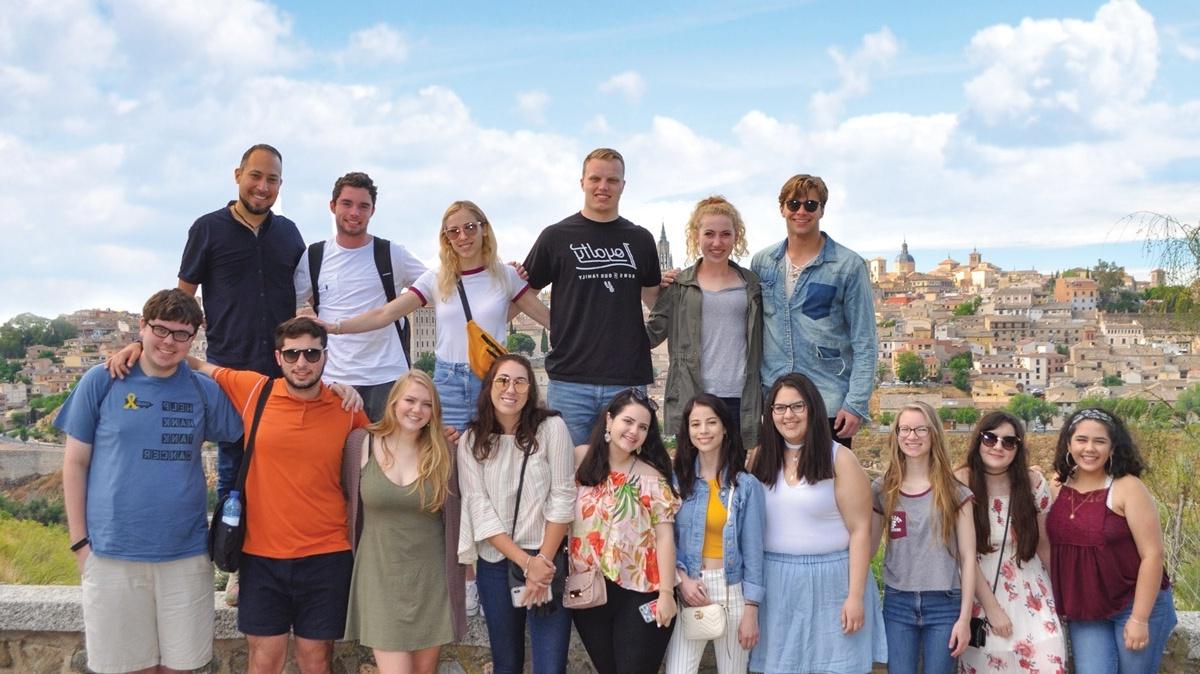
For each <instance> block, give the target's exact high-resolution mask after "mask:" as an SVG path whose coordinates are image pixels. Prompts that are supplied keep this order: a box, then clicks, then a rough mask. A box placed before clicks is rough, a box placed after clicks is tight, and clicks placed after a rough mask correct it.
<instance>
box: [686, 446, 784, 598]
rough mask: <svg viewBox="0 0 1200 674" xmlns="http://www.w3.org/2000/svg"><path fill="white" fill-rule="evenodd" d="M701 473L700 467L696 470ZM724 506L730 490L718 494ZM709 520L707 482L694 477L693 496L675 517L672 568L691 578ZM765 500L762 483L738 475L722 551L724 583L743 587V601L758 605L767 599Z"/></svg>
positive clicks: (696, 571) (697, 571)
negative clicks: (675, 567) (764, 542)
mask: <svg viewBox="0 0 1200 674" xmlns="http://www.w3.org/2000/svg"><path fill="white" fill-rule="evenodd" d="M696 473H697V474H699V473H700V466H699V465H697V466H696ZM720 495H721V502H722V503H727V502H728V501H727V499H728V498H729V487H728V486H723V487H721V491H720ZM707 516H708V482H706V481H704V479H702V478H699V477H697V478H696V484H695V486H694V487H693V488H692V493H691V494H689V495H688V497H687V499H686V500H685V501H684V502H683V505H682V506H680V508H679V512H678V513H676V514H675V560H676V561H675V564H676V566H678V567H679V568H680V569H683V572H684V573H686V574H687V575H688V576H689V577H691V578H697V577H699V576H700V563H701V555H700V552H701V550H702V549H703V547H704V524H705V520H706V518H707ZM766 522H767V519H766V500H765V497H764V495H763V486H762V483H761V482H759V481H758V479H757V478H755V477H754V476H753V475H751V474H750V473H746V472H742V473H738V477H737V488H736V489H734V490H733V504H732V511H731V512H730V513H729V516H728V517H727V518H726V520H725V531H724V534H723V536H722V540H721V548H722V550H723V551H724V556H725V582H726V583H729V584H730V585H733V584H734V583H741V584H742V594H743V595H744V596H745V597H746V601H752V602H755V603H759V602H761V601H762V600H763V596H764V595H766V589H765V588H764V586H763V529H764V528H765V527H766Z"/></svg>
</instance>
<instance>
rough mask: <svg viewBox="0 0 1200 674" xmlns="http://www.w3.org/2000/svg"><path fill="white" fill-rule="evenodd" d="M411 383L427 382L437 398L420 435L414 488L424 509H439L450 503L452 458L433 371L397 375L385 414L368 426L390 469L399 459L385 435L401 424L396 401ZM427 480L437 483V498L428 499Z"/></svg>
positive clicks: (433, 396)
mask: <svg viewBox="0 0 1200 674" xmlns="http://www.w3.org/2000/svg"><path fill="white" fill-rule="evenodd" d="M410 383H411V384H418V385H420V386H424V387H425V390H427V391H429V395H430V397H431V398H433V413H432V414H431V415H430V417H429V423H428V424H425V428H422V429H421V435H420V437H418V438H417V480H416V482H414V483H413V486H412V491H415V492H418V493H420V494H421V509H422V510H426V511H428V512H437V511H439V510H441V509H442V506H443V505H444V504H445V503H446V496H447V495H448V494H449V493H450V463H451V461H452V459H451V456H450V446H449V444H448V443H447V442H446V436H445V435H443V434H442V402H441V400H440V399H439V398H438V394H437V388H436V387H435V386H434V385H433V380H432V379H430V378H429V375H427V374H425V373H424V372H422V371H421V370H417V369H412V370H409V371H408V372H406V373H405V374H404V375H403V376H402V377H400V378H399V379H397V380H396V383H395V384H393V385H392V390H391V391H389V392H388V397H387V407H386V408H385V409H384V410H383V418H382V419H380V420H379V421H376V422H375V423H373V424H371V425H370V426H367V430H368V431H370V432H371V433H372V434H374V435H376V436H378V437H379V438H380V442H379V445H378V450H379V455H380V461H379V464H380V466H381V467H382V468H383V469H384V470H387V469H388V468H390V467H391V466H392V464H393V463H395V461H396V459H395V457H393V456H392V453H391V452H390V451H388V448H387V446H386V445H385V444H384V443H383V442H382V438H384V437H386V436H388V435H391V434H392V433H394V432H395V431H396V429H397V428H399V427H400V421H399V420H398V419H397V418H396V401H397V400H398V399H399V398H400V394H401V393H402V392H403V391H404V389H405V388H406V387H408V385H409V384H410ZM426 483H429V484H431V485H432V486H433V500H432V501H430V502H429V503H425V491H424V489H423V487H424V486H425V484H426ZM410 493H411V492H410Z"/></svg>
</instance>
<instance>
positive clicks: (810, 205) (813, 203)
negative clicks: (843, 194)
mask: <svg viewBox="0 0 1200 674" xmlns="http://www.w3.org/2000/svg"><path fill="white" fill-rule="evenodd" d="M783 205H784V206H787V209H788V210H789V211H791V212H792V213H795V212H796V211H798V210H800V207H801V206H803V207H804V210H806V211H808V212H809V213H816V212H817V209H818V208H820V207H822V206H824V205H825V204H822V203H821V202H819V201H817V200H816V199H805V200H803V201H801V200H799V199H788V200H787V201H785V202H783Z"/></svg>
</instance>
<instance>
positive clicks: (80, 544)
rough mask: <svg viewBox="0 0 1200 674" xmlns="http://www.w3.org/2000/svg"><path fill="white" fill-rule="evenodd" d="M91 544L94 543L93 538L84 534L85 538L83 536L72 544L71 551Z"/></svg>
mask: <svg viewBox="0 0 1200 674" xmlns="http://www.w3.org/2000/svg"><path fill="white" fill-rule="evenodd" d="M91 544H92V539H90V538H88V537H87V536H84V537H83V538H81V539H79V540H77V541H75V542H74V543H72V544H71V552H79V550H80V549H81V548H83V546H85V545H91Z"/></svg>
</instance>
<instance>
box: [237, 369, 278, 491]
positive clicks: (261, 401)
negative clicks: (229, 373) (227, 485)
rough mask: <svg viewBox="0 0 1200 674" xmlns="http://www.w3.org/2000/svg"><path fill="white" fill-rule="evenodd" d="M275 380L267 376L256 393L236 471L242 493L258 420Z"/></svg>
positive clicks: (239, 489) (252, 451)
mask: <svg viewBox="0 0 1200 674" xmlns="http://www.w3.org/2000/svg"><path fill="white" fill-rule="evenodd" d="M274 385H275V380H274V379H271V378H270V377H268V378H267V381H266V383H264V384H263V387H262V391H261V392H259V394H258V403H256V404H255V406H254V420H253V421H251V422H250V432H249V433H247V434H246V452H245V453H244V454H243V455H242V468H241V470H239V471H238V479H237V489H238V491H240V492H243V493H244V490H245V489H246V475H247V474H248V473H249V472H250V457H252V456H253V455H254V436H255V435H257V434H258V422H259V421H260V420H261V419H262V414H263V408H264V407H266V406H267V398H269V397H271V388H272V387H273V386H274Z"/></svg>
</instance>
